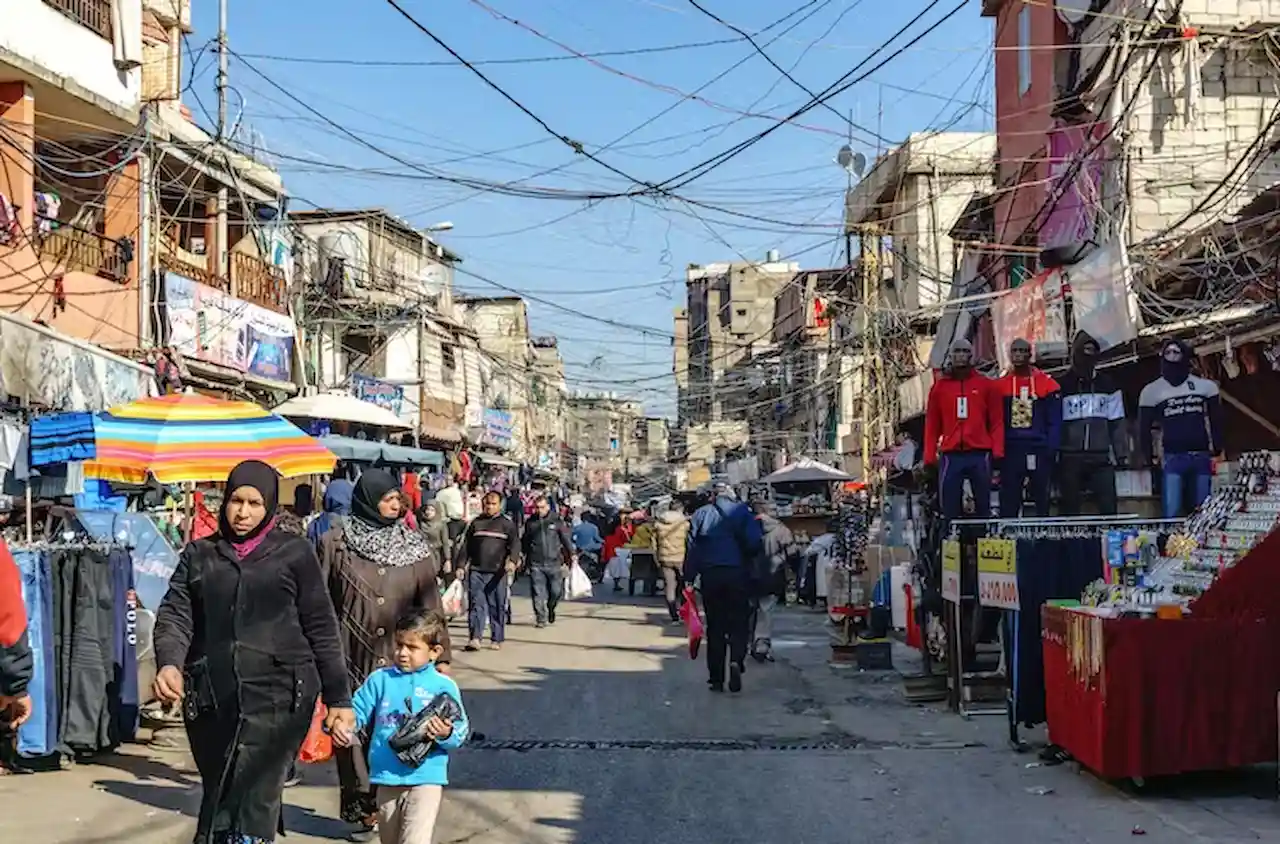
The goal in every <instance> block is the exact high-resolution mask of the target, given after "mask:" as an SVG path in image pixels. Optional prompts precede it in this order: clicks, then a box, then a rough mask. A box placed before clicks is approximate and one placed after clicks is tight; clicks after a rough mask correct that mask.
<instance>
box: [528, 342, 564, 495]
mask: <svg viewBox="0 0 1280 844" xmlns="http://www.w3.org/2000/svg"><path fill="white" fill-rule="evenodd" d="M532 344H533V365H532V370H531V377H530V379H529V391H530V394H531V395H530V400H531V403H532V407H531V409H530V415H531V419H530V433H531V435H532V449H533V465H535V466H537V467H538V468H540V469H544V470H547V471H557V470H559V469H560V468H561V467H562V466H563V465H564V462H565V461H564V458H565V449H566V441H567V440H568V413H567V410H568V394H569V391H568V388H567V386H566V384H565V378H564V359H563V358H561V357H560V344H559V341H557V340H556V338H555V337H553V336H550V335H547V336H541V337H534V338H533V341H532Z"/></svg>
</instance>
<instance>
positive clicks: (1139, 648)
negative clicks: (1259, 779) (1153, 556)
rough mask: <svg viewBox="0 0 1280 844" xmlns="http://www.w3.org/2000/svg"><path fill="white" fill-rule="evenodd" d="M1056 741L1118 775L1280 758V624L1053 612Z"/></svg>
mask: <svg viewBox="0 0 1280 844" xmlns="http://www.w3.org/2000/svg"><path fill="white" fill-rule="evenodd" d="M1042 623H1043V633H1044V636H1043V642H1044V669H1045V693H1046V712H1047V715H1048V723H1049V739H1050V741H1052V742H1054V743H1055V744H1057V745H1059V746H1061V747H1063V748H1064V749H1065V750H1066V751H1067V752H1068V753H1070V754H1071V755H1072V756H1074V757H1075V758H1076V759H1077V760H1079V761H1080V762H1081V763H1082V764H1083V765H1084V766H1085V767H1087V768H1089V769H1090V770H1092V771H1093V772H1095V773H1096V774H1098V775H1100V776H1103V777H1108V778H1117V779H1119V778H1124V777H1151V776H1160V775H1168V774H1178V773H1186V772H1190V771H1211V770H1223V769H1227V768H1235V767H1240V766H1243V765H1252V764H1257V763H1259V762H1267V761H1273V760H1275V759H1276V756H1277V744H1276V743H1277V725H1276V695H1277V693H1278V692H1280V623H1276V622H1273V621H1243V620H1239V619H1191V618H1187V619H1182V620H1156V619H1146V620H1140V619H1103V618H1097V617H1094V616H1090V615H1088V614H1086V613H1080V612H1074V611H1072V610H1070V609H1063V608H1058V607H1045V608H1044V610H1043V613H1042Z"/></svg>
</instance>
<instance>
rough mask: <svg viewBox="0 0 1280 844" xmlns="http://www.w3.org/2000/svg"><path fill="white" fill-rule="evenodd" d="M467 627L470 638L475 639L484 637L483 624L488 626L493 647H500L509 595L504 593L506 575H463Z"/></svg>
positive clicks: (505, 622) (470, 571)
mask: <svg viewBox="0 0 1280 844" xmlns="http://www.w3.org/2000/svg"><path fill="white" fill-rule="evenodd" d="M467 598H468V600H469V602H470V605H469V606H468V608H467V627H469V628H470V632H471V638H472V639H476V640H478V639H479V638H480V637H481V636H482V635H484V627H485V622H488V624H489V635H490V638H491V639H492V640H493V642H494V643H495V644H501V643H502V641H503V640H504V639H505V638H506V635H507V610H508V609H509V602H510V596H509V593H508V591H507V572H506V570H502V571H496V572H492V571H475V570H474V569H471V570H468V572H467Z"/></svg>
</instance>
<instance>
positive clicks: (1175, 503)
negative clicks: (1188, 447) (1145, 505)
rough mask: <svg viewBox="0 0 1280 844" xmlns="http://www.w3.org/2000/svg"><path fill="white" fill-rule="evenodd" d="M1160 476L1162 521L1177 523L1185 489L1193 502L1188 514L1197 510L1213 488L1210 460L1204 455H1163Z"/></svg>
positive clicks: (1191, 453) (1184, 496)
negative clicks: (1175, 521) (1175, 520)
mask: <svg viewBox="0 0 1280 844" xmlns="http://www.w3.org/2000/svg"><path fill="white" fill-rule="evenodd" d="M1163 475H1164V478H1163V480H1164V486H1163V489H1162V494H1161V500H1162V503H1163V505H1164V517H1165V518H1166V519H1176V518H1178V516H1180V515H1181V514H1182V506H1183V502H1185V501H1186V493H1187V490H1188V489H1189V490H1191V494H1192V500H1191V506H1190V507H1189V508H1188V510H1187V512H1190V511H1191V510H1194V509H1195V508H1197V507H1199V506H1200V505H1201V504H1202V503H1204V500H1205V499H1206V498H1208V497H1209V492H1210V491H1211V490H1212V488H1213V460H1212V458H1211V456H1210V455H1209V452H1207V451H1190V452H1187V453H1185V454H1166V455H1165V456H1164V473H1163Z"/></svg>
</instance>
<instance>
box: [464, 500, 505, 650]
mask: <svg viewBox="0 0 1280 844" xmlns="http://www.w3.org/2000/svg"><path fill="white" fill-rule="evenodd" d="M455 554H456V557H455V559H454V568H455V569H456V570H457V571H458V575H459V576H460V577H464V578H465V579H464V581H463V582H465V583H466V584H467V597H468V603H469V606H468V608H467V625H468V627H470V629H471V641H470V642H468V643H467V650H469V651H475V650H479V649H480V639H481V638H482V637H483V636H484V628H485V625H486V623H487V624H488V626H489V639H490V642H491V647H492V648H493V649H494V650H495V651H496V650H500V649H501V648H502V641H503V639H505V638H506V626H507V607H508V606H509V604H510V601H511V592H510V590H509V588H508V585H507V574H508V573H509V572H513V571H515V570H516V568H517V566H518V565H519V562H520V531H519V530H517V528H516V525H515V522H513V521H511V518H510V517H509V516H507V515H505V514H504V513H503V512H502V496H501V495H499V494H498V493H496V492H489V493H486V494H485V497H484V515H482V516H479V517H477V518H476V519H473V520H472V522H471V524H469V525H467V530H466V532H465V533H463V535H462V538H461V540H459V542H458V546H457V551H456V552H455Z"/></svg>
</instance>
